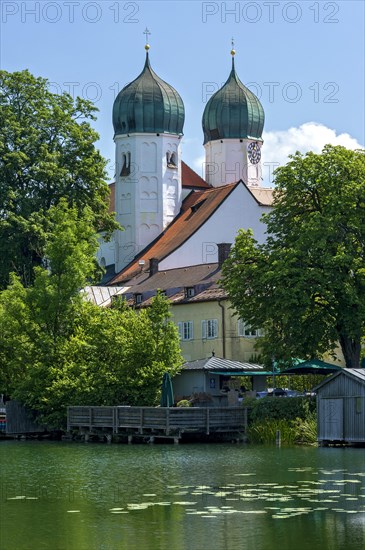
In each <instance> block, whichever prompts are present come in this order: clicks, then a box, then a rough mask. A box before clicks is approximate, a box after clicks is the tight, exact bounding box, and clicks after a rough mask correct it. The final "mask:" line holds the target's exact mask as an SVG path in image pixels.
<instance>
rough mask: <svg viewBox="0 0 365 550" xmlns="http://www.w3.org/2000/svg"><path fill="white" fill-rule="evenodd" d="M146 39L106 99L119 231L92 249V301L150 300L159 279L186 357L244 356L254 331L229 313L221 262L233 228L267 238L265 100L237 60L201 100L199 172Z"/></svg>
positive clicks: (180, 112)
mask: <svg viewBox="0 0 365 550" xmlns="http://www.w3.org/2000/svg"><path fill="white" fill-rule="evenodd" d="M148 49H149V46H148V45H146V61H145V65H144V67H143V70H142V72H141V73H140V75H139V76H138V77H137V78H136V79H135V80H133V81H132V82H131V83H130V84H128V85H127V86H125V87H124V88H123V89H122V90H121V91H120V93H119V94H118V96H117V98H116V99H115V102H114V107H113V125H114V132H115V134H114V141H115V153H116V175H115V183H114V184H113V185H112V186H111V210H113V211H115V213H116V219H117V221H118V222H119V223H120V224H121V225H122V226H123V227H124V229H125V230H124V231H117V232H115V235H114V236H113V240H112V241H111V242H109V243H105V242H102V243H101V246H100V250H99V253H98V259H99V261H100V263H101V264H102V265H103V266H105V267H106V269H107V274H108V279H109V280H108V281H107V283H106V286H105V287H96V288H94V290H93V296H94V299H95V301H96V302H98V303H99V304H100V305H104V306H107V305H109V304H110V301H111V299H112V295H118V294H119V295H124V296H125V298H126V299H127V300H128V302H129V303H130V304H131V305H132V304H133V305H135V306H136V307H144V306H148V304H149V303H150V300H151V297H152V296H153V295H154V294H155V293H156V291H157V289H160V290H162V291H164V292H165V294H166V296H167V297H168V298H169V300H170V303H171V306H172V311H173V315H174V319H175V322H176V323H177V325H178V327H179V332H180V338H181V345H182V352H183V355H184V357H185V358H186V360H187V361H192V360H195V359H202V358H204V357H208V356H211V355H212V353H215V354H216V355H217V356H219V357H224V358H227V359H234V360H238V361H248V360H249V359H252V356H253V355H254V354H255V351H254V348H253V342H254V340H255V338H256V337H257V336H258V334H257V333H256V332H255V331H251V330H250V328H249V327H245V326H244V323H243V321H241V320H239V319H237V318H236V317H234V316H233V315H232V310H230V307H229V300H228V296H227V295H226V294H225V292H224V291H223V290H222V289H221V288H220V287H219V278H220V273H221V266H222V263H223V261H224V259H225V258H226V257H227V254H228V252H229V247H230V245H231V244H232V243H233V242H234V240H235V237H236V235H237V232H238V230H239V229H240V228H244V229H248V228H251V229H252V230H253V231H254V235H255V238H256V239H257V240H258V241H259V242H263V241H264V240H265V238H266V235H265V224H264V223H263V222H262V221H261V217H262V214H263V213H265V212H268V211H269V210H270V208H271V204H272V201H273V190H272V188H265V187H262V185H261V184H262V168H261V165H262V158H261V153H262V145H263V139H262V131H263V127H264V110H263V108H262V105H261V103H260V101H259V100H258V98H257V97H256V96H255V95H254V94H253V93H252V92H251V91H250V90H248V88H246V87H245V86H244V84H243V83H242V82H241V81H240V79H239V78H238V75H237V73H236V69H235V62H234V55H235V51H234V50H232V52H231V55H232V69H231V72H230V74H229V77H228V79H227V81H226V83H225V84H224V85H223V86H222V88H221V89H220V90H218V91H217V92H216V93H215V94H214V95H213V96H212V97H211V98H210V100H209V101H208V102H207V104H206V106H205V110H204V113H203V117H202V130H203V134H204V148H205V166H206V173H205V179H203V178H201V177H200V176H198V174H196V173H195V172H194V171H193V170H191V168H189V167H188V166H187V165H186V164H185V163H184V162H183V159H182V155H183V151H182V150H181V139H182V136H183V125H184V118H185V112H184V104H183V101H182V99H181V97H180V95H179V93H178V92H177V91H176V90H175V89H174V88H173V87H172V86H171V85H170V84H167V83H166V82H165V81H163V80H162V79H161V78H160V77H159V76H157V74H156V73H155V72H154V71H153V69H152V67H151V64H150V60H149V52H148Z"/></svg>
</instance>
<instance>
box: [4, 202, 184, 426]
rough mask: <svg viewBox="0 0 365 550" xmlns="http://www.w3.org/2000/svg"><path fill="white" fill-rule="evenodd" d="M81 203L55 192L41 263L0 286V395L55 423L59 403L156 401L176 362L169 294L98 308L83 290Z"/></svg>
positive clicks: (89, 227) (88, 231) (91, 263)
mask: <svg viewBox="0 0 365 550" xmlns="http://www.w3.org/2000/svg"><path fill="white" fill-rule="evenodd" d="M93 222H94V215H93V213H92V212H91V209H90V208H84V210H83V211H82V212H81V213H79V212H78V210H77V208H76V207H73V208H70V207H68V206H67V204H66V201H64V200H61V201H60V203H59V204H58V205H57V206H54V207H51V208H50V210H49V212H48V216H47V223H46V229H47V231H46V235H47V237H46V241H47V242H46V246H45V249H44V262H45V263H46V267H36V268H35V277H34V283H33V285H31V286H29V287H25V286H24V285H23V283H22V282H21V280H20V278H19V277H18V276H16V275H12V278H11V279H12V282H11V284H10V285H9V287H8V288H7V289H6V290H3V291H2V292H0V393H6V394H7V395H9V396H11V397H14V398H17V399H19V400H20V401H21V402H22V403H24V404H25V405H28V406H29V407H31V408H32V409H35V410H37V411H38V412H39V413H41V415H42V418H43V420H44V421H45V422H46V423H48V425H50V426H54V427H62V424H64V421H65V418H66V407H67V405H82V404H84V405H115V404H126V405H137V404H138V405H155V404H157V403H158V401H159V397H160V388H161V382H162V376H163V373H164V372H169V373H170V374H172V375H173V374H175V373H176V372H177V371H178V369H179V367H180V365H181V363H182V358H181V353H180V347H179V339H178V334H177V328H176V326H175V325H174V324H173V323H172V321H171V320H170V313H169V307H168V302H167V301H166V299H165V298H164V297H163V296H160V295H159V296H157V297H156V298H155V299H154V300H153V302H152V305H151V306H150V308H148V309H143V310H142V311H140V312H137V311H135V310H133V309H132V308H128V307H127V306H126V305H125V303H120V304H119V303H117V304H116V305H115V306H113V307H111V308H100V307H98V306H96V305H94V304H92V303H90V302H87V301H86V300H85V296H84V295H83V293H82V292H80V291H81V290H82V288H84V287H85V286H86V283H87V282H90V280H92V278H93V276H94V275H95V272H96V269H97V266H96V262H95V251H96V248H97V241H96V237H95V233H94V229H93V225H94V223H93Z"/></svg>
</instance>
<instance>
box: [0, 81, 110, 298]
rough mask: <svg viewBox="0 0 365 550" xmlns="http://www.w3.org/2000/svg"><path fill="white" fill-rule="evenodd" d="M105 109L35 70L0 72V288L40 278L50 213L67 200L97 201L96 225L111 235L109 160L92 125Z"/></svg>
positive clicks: (93, 206)
mask: <svg viewBox="0 0 365 550" xmlns="http://www.w3.org/2000/svg"><path fill="white" fill-rule="evenodd" d="M96 111H97V109H96V108H95V107H94V106H93V105H92V103H91V102H89V101H86V100H83V99H80V98H76V99H75V100H73V98H72V97H71V96H70V95H68V94H63V95H57V94H54V93H51V91H50V90H49V85H48V82H47V81H46V80H45V79H43V78H36V77H34V76H32V75H31V74H30V73H29V72H28V71H21V72H15V73H8V72H6V71H0V256H1V263H0V288H1V287H2V288H4V287H5V286H6V285H7V284H8V282H9V273H10V272H13V271H14V272H16V273H17V274H18V275H19V276H20V278H21V280H22V281H23V283H24V284H26V285H28V284H30V283H31V282H32V281H33V273H34V272H33V267H34V266H36V265H40V264H41V261H42V257H43V252H44V244H45V227H44V224H45V217H46V212H47V210H48V209H49V208H50V207H51V206H52V205H55V204H57V203H58V202H59V200H60V199H61V198H65V199H66V200H67V201H68V204H69V205H71V206H75V207H76V208H77V209H78V210H79V211H81V210H82V209H83V208H84V207H85V206H89V207H90V208H91V210H92V212H93V213H94V229H95V230H105V231H106V232H107V233H108V232H111V231H112V230H113V229H114V228H115V227H116V223H115V221H114V219H113V217H112V216H111V214H110V213H109V212H108V195H109V191H108V185H107V184H106V172H105V165H106V162H105V160H104V159H103V158H102V156H101V155H100V153H99V151H98V150H97V149H96V147H95V142H96V140H97V139H98V135H97V133H96V132H95V131H94V130H93V129H92V127H91V126H90V121H92V120H95V112H96Z"/></svg>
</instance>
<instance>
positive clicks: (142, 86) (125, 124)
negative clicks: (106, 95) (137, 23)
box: [113, 45, 185, 135]
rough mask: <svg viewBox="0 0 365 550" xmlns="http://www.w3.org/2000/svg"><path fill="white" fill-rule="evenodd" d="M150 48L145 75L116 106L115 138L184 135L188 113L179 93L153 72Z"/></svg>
mask: <svg viewBox="0 0 365 550" xmlns="http://www.w3.org/2000/svg"><path fill="white" fill-rule="evenodd" d="M148 48H149V46H148V45H146V50H147V52H146V63H145V65H144V68H143V71H142V72H141V74H140V75H139V76H138V77H137V78H136V79H135V80H133V82H131V83H130V84H127V86H125V87H124V88H123V89H122V90H121V91H120V92H119V94H118V95H117V97H116V99H115V101H114V106H113V126H114V132H115V135H123V134H132V133H148V134H155V133H157V134H159V133H161V134H163V133H167V134H175V135H182V133H183V126H184V119H185V109H184V104H183V101H182V99H181V97H180V95H179V94H178V93H177V91H176V90H175V89H174V88H173V87H172V86H170V84H167V82H165V81H164V80H162V79H161V78H160V77H158V76H157V74H156V73H155V72H154V71H153V70H152V68H151V65H150V61H149V57H148Z"/></svg>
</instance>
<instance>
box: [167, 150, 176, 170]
mask: <svg viewBox="0 0 365 550" xmlns="http://www.w3.org/2000/svg"><path fill="white" fill-rule="evenodd" d="M166 162H167V168H176V167H177V155H176V153H171V152H170V151H167V153H166Z"/></svg>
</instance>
